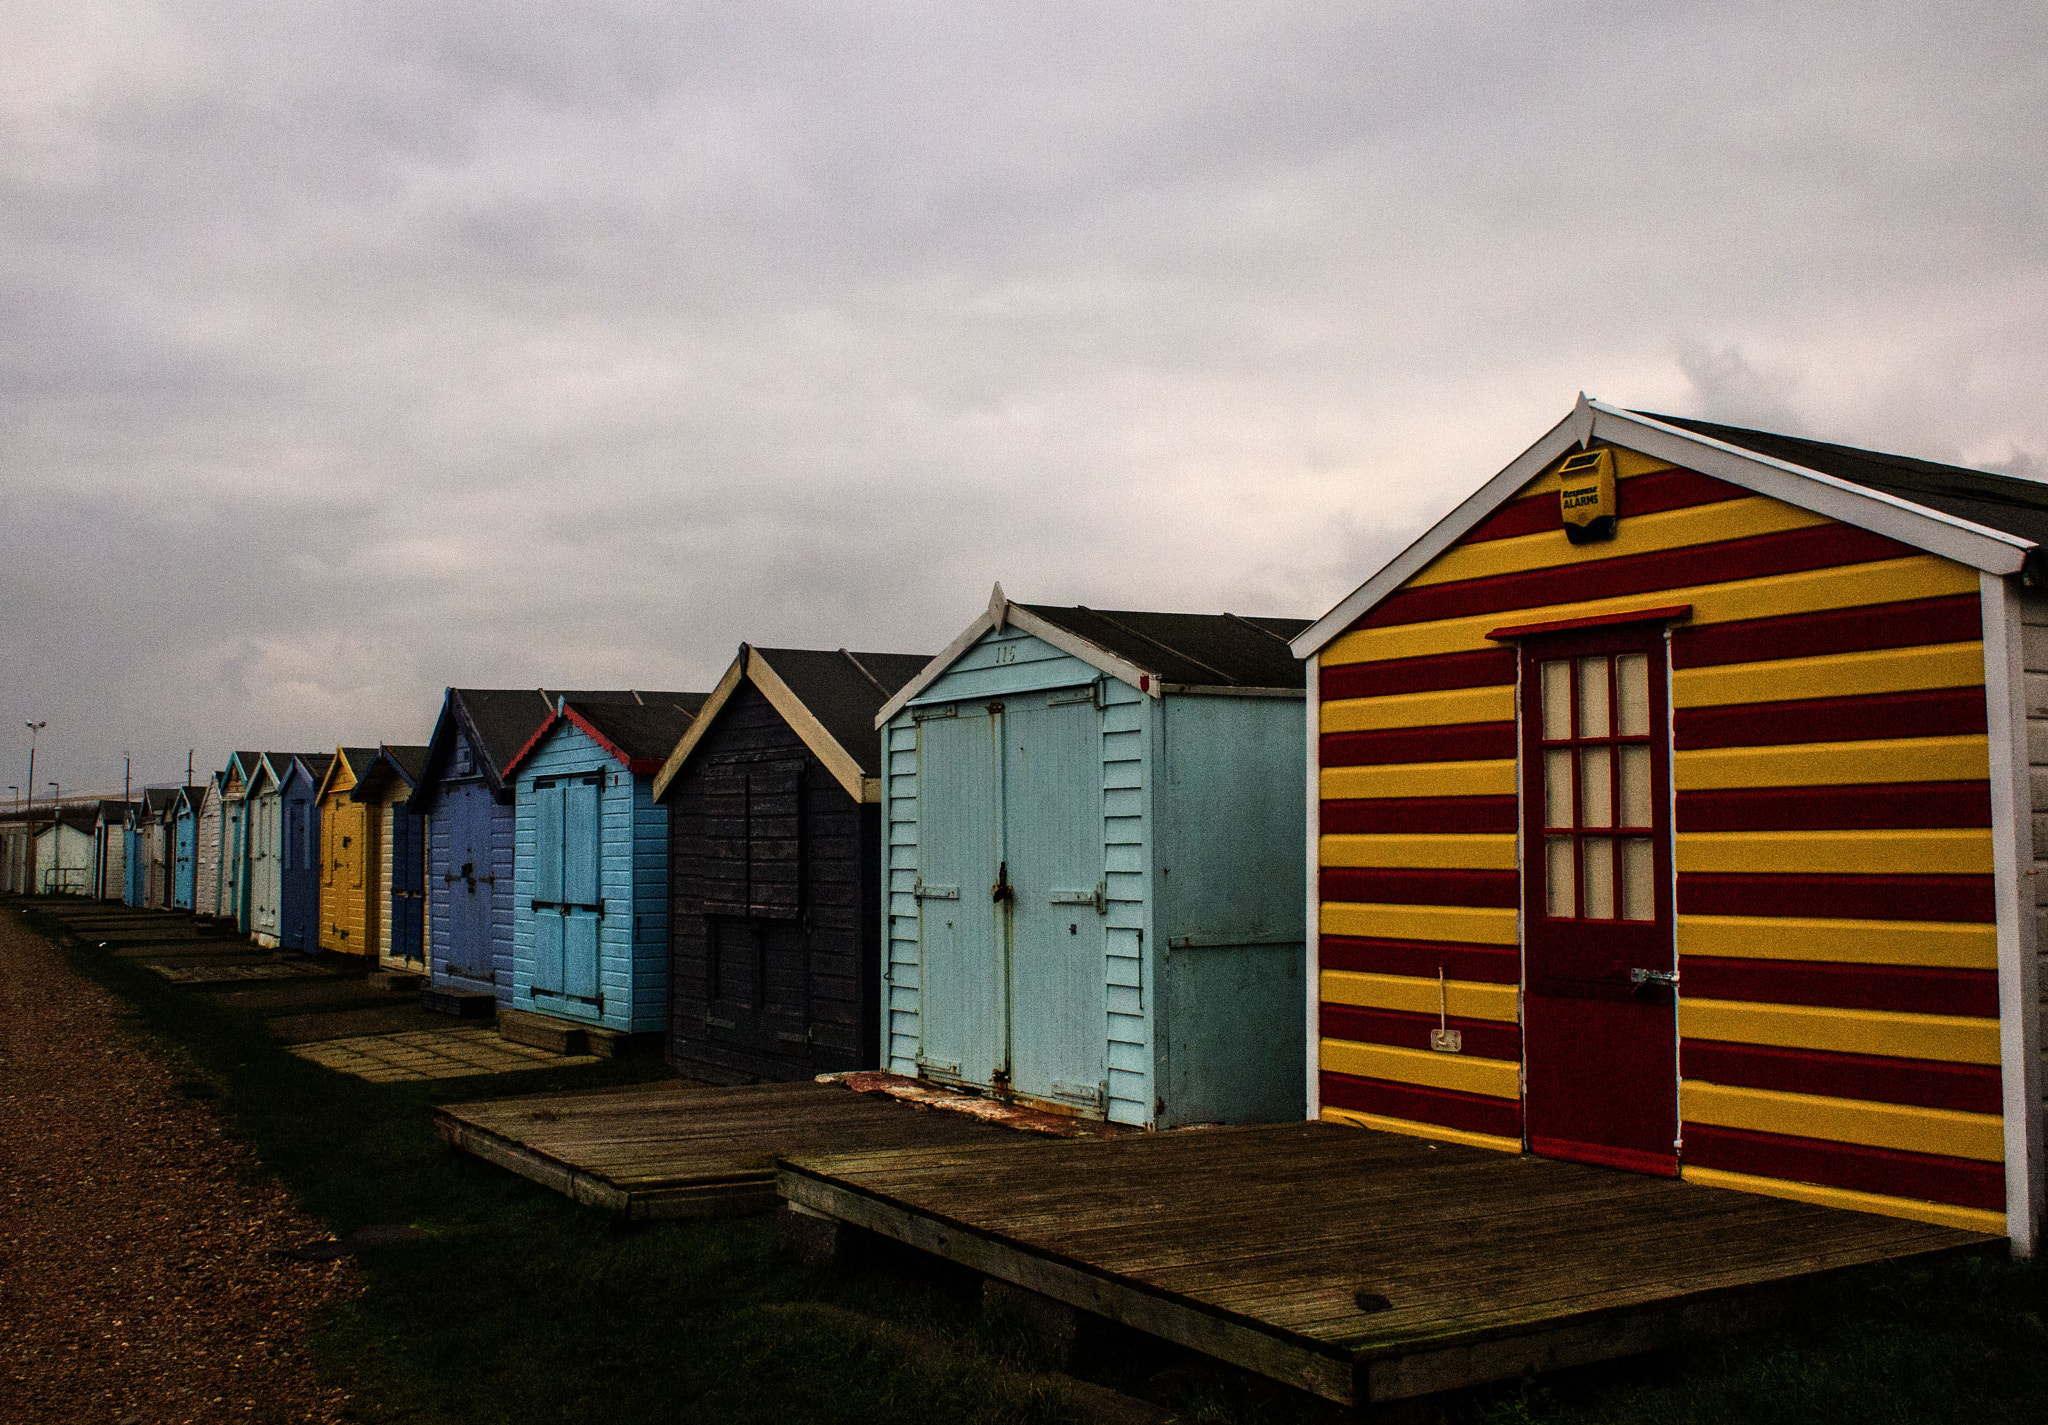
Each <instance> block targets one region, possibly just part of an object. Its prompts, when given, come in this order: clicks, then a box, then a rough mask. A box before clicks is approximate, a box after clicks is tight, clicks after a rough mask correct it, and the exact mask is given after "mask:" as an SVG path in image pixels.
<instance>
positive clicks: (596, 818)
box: [531, 772, 605, 1013]
mask: <svg viewBox="0 0 2048 1425" xmlns="http://www.w3.org/2000/svg"><path fill="white" fill-rule="evenodd" d="M604 783H605V774H604V773H603V772H584V773H577V774H574V775H570V776H558V777H540V778H536V779H535V781H534V784H533V793H532V795H533V824H534V846H533V904H532V906H531V910H532V913H533V996H534V1002H535V1003H536V1004H538V1005H540V1006H541V1007H543V1008H552V1009H560V1010H570V1011H573V1012H578V1013H585V1012H588V1011H590V1010H592V1009H596V1010H599V1011H600V1012H601V1011H602V1008H603V1003H602V995H601V993H600V989H599V983H600V981H599V973H598V960H599V949H600V944H601V940H602V930H603V921H604V917H605V903H604V867H603V850H604V837H603V824H602V820H601V816H600V813H601V811H602V808H603V796H604Z"/></svg>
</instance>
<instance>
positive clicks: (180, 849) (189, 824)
mask: <svg viewBox="0 0 2048 1425" xmlns="http://www.w3.org/2000/svg"><path fill="white" fill-rule="evenodd" d="M175 825H176V828H177V838H178V845H177V864H176V865H175V866H174V867H173V868H172V873H171V904H172V905H174V906H176V907H177V908H178V909H179V910H190V909H192V896H193V890H194V887H195V885H196V884H197V879H198V862H197V859H196V858H197V857H198V854H199V840H198V831H199V827H198V823H197V821H196V820H195V819H194V818H192V817H190V816H181V817H179V818H178V819H177V822H176V823H175Z"/></svg>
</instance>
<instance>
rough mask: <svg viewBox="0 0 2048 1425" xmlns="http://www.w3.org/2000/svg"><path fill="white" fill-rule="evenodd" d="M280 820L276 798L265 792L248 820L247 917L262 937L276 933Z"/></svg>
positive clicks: (275, 794) (279, 883)
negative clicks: (248, 916)
mask: <svg viewBox="0 0 2048 1425" xmlns="http://www.w3.org/2000/svg"><path fill="white" fill-rule="evenodd" d="M282 821H283V816H282V811H281V807H280V805H279V801H278V796H277V793H275V792H265V793H263V794H262V795H261V796H259V797H258V798H257V799H256V806H255V810H254V811H252V812H251V813H250V818H249V915H250V919H251V921H252V923H253V924H254V927H255V929H256V930H257V932H258V933H260V934H263V935H276V934H277V895H278V890H279V888H280V886H281V885H282V882H281V881H280V880H279V873H278V845H277V843H278V833H279V831H280V828H281V823H282Z"/></svg>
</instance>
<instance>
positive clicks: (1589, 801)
mask: <svg viewBox="0 0 2048 1425" xmlns="http://www.w3.org/2000/svg"><path fill="white" fill-rule="evenodd" d="M1667 667H1668V658H1667V656H1666V652H1665V642H1664V628H1663V626H1662V625H1661V624H1655V625H1621V626H1615V627H1605V628H1596V629H1585V630H1580V631H1576V632H1567V633H1560V634H1553V635H1549V636H1546V637H1540V638H1531V639H1527V640H1525V641H1524V643H1523V645H1522V670H1521V671H1522V777H1523V782H1522V818H1523V822H1522V850H1523V854H1522V866H1523V887H1522V906H1523V920H1522V923H1523V926H1524V933H1523V957H1524V958H1523V1055H1524V1082H1525V1089H1524V1094H1525V1097H1524V1111H1525V1123H1526V1132H1527V1135H1528V1141H1529V1146H1530V1148H1531V1149H1532V1150H1534V1151H1535V1152H1537V1153H1540V1154H1544V1155H1546V1156H1549V1157H1557V1158H1570V1159H1573V1160H1576V1161H1579V1162H1589V1163H1601V1164H1606V1165H1608V1166H1612V1167H1621V1168H1630V1169H1634V1170H1636V1171H1640V1172H1650V1173H1660V1174H1675V1173H1676V1172H1677V1171H1678V1023H1677V984H1678V975H1677V959H1676V955H1677V952H1676V940H1675V937H1674V933H1673V926H1674V918H1673V886H1672V850H1671V768H1670V745H1671V739H1670V712H1669V706H1670V697H1669V692H1668V682H1669V678H1668V674H1667Z"/></svg>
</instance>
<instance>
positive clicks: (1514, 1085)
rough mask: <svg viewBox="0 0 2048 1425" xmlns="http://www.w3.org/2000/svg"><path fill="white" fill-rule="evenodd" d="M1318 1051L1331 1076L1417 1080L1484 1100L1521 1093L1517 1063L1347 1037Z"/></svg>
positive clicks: (1325, 1042) (1329, 1041) (1328, 1042)
mask: <svg viewBox="0 0 2048 1425" xmlns="http://www.w3.org/2000/svg"><path fill="white" fill-rule="evenodd" d="M1321 1055H1322V1057H1321V1058H1320V1059H1318V1060H1317V1062H1318V1063H1319V1064H1321V1065H1322V1067H1323V1068H1324V1069H1326V1070H1328V1071H1329V1072H1331V1073H1333V1074H1356V1075H1358V1076H1359V1077H1360V1078H1365V1079H1388V1080H1391V1081H1392V1082H1394V1083H1397V1084H1421V1085H1423V1086H1424V1087H1426V1088H1433V1089H1450V1090H1452V1091H1453V1092H1456V1093H1476V1094H1483V1095H1485V1096H1486V1097H1487V1098H1514V1099H1518V1098H1520V1097H1521V1096H1522V1066H1521V1065H1520V1064H1512V1063H1509V1062H1508V1061H1507V1060H1505V1059H1471V1058H1467V1057H1466V1056H1465V1055H1463V1054H1439V1053H1437V1052H1436V1051H1435V1050H1433V1049H1391V1048H1389V1047H1387V1046H1386V1045H1384V1044H1354V1043H1352V1042H1351V1041H1350V1040H1348V1039H1325V1040H1323V1041H1322V1043H1321Z"/></svg>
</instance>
